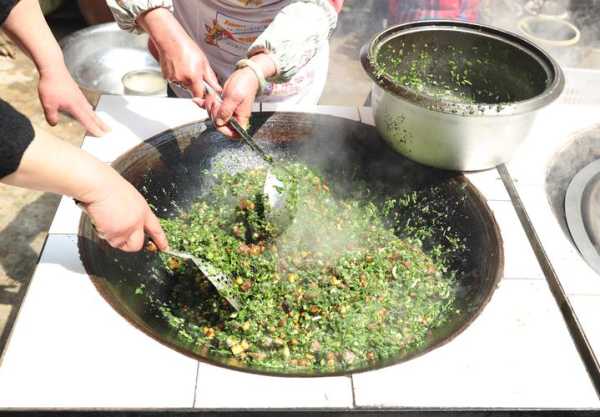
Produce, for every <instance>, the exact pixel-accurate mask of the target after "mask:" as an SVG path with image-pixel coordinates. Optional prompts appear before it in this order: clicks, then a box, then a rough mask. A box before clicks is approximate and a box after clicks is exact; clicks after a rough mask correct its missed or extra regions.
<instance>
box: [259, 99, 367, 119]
mask: <svg viewBox="0 0 600 417" xmlns="http://www.w3.org/2000/svg"><path fill="white" fill-rule="evenodd" d="M262 111H263V112H271V111H278V112H298V113H315V114H328V115H331V116H338V117H344V118H346V119H350V120H359V116H358V109H357V108H356V107H346V106H315V105H297V104H277V103H263V104H262Z"/></svg>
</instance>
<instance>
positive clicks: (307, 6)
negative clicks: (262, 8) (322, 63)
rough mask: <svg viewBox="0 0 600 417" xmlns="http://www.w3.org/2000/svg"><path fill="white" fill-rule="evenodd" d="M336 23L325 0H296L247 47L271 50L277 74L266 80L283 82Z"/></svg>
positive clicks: (327, 1)
mask: <svg viewBox="0 0 600 417" xmlns="http://www.w3.org/2000/svg"><path fill="white" fill-rule="evenodd" d="M336 24H337V13H336V11H335V9H334V8H333V6H332V5H331V3H330V2H329V0H299V1H295V2H294V3H292V4H290V5H288V6H286V7H284V8H283V9H282V10H281V11H280V12H279V13H278V14H277V16H275V19H274V20H273V22H272V23H271V24H270V25H269V27H268V28H267V29H266V30H265V31H264V32H263V33H262V34H261V35H260V36H259V37H258V38H257V39H256V41H255V42H254V43H253V44H252V45H251V46H250V48H249V50H248V56H252V55H255V54H257V53H259V52H266V53H269V54H271V56H272V57H273V59H274V60H275V64H276V65H277V75H276V76H275V77H274V78H273V79H272V80H270V81H272V82H276V83H278V82H286V81H288V80H289V79H291V78H292V77H293V76H294V75H295V74H296V73H297V72H298V70H299V69H300V68H302V67H303V66H304V65H306V63H307V62H309V61H310V60H311V59H312V58H313V57H314V56H315V54H316V53H317V52H318V50H319V48H320V47H321V45H323V43H324V42H327V40H328V39H329V37H330V36H331V34H332V33H333V30H334V29H335V26H336Z"/></svg>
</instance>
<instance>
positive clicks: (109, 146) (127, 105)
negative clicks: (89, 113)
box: [82, 95, 207, 162]
mask: <svg viewBox="0 0 600 417" xmlns="http://www.w3.org/2000/svg"><path fill="white" fill-rule="evenodd" d="M96 113H98V115H99V116H100V117H101V118H102V120H104V121H105V122H106V123H107V124H108V125H109V126H110V128H111V131H110V132H109V133H107V134H106V135H104V136H102V137H100V138H96V137H93V136H86V137H85V139H84V141H83V145H82V149H84V150H86V151H88V152H90V153H91V154H92V155H94V156H95V157H97V158H98V159H100V160H101V161H105V162H112V161H113V160H115V159H116V158H117V157H118V156H119V155H121V154H123V153H125V152H126V151H128V150H129V149H131V148H133V147H134V146H136V145H138V144H139V143H141V142H143V141H144V140H146V139H148V138H150V137H152V136H154V135H156V134H158V133H160V132H163V131H165V130H167V129H171V128H173V127H177V126H180V125H183V124H186V123H191V122H194V121H197V120H204V119H206V117H207V114H206V112H205V111H204V110H202V109H201V108H199V107H198V106H197V105H196V104H194V103H193V102H192V101H191V100H188V99H180V98H162V97H161V98H155V97H152V98H151V97H138V96H116V95H115V96H113V95H104V96H102V97H100V100H99V102H98V106H97V107H96Z"/></svg>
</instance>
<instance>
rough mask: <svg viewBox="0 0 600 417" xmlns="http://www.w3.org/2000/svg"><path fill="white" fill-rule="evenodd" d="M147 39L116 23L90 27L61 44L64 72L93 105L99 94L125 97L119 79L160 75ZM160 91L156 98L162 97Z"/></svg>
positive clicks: (65, 39)
mask: <svg viewBox="0 0 600 417" xmlns="http://www.w3.org/2000/svg"><path fill="white" fill-rule="evenodd" d="M147 42H148V35H145V34H144V35H134V34H131V33H129V32H126V31H124V30H121V29H119V27H118V26H117V24H116V23H106V24H101V25H95V26H91V27H89V28H86V29H83V30H80V31H77V32H75V33H73V34H71V35H69V36H67V37H65V38H64V39H63V40H62V41H61V47H62V50H63V54H64V59H65V63H66V65H67V68H68V70H69V72H70V73H71V75H72V76H73V78H74V79H75V81H76V82H77V84H79V86H80V87H81V89H82V90H83V92H84V94H85V95H86V97H87V98H88V100H89V101H90V102H91V103H92V104H96V102H97V101H98V97H99V96H100V95H101V94H124V87H123V82H122V78H123V76H124V75H125V74H127V73H129V72H131V71H137V70H153V71H159V72H160V66H159V64H158V63H157V62H156V60H155V59H154V58H153V57H152V55H151V54H150V52H148V48H147ZM165 94H166V87H165V90H164V91H160V92H159V93H157V94H156V95H165Z"/></svg>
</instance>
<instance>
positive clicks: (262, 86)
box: [235, 59, 267, 96]
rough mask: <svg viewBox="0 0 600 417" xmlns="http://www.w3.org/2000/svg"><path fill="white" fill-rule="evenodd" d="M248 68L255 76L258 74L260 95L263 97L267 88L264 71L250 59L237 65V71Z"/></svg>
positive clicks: (240, 61) (242, 60)
mask: <svg viewBox="0 0 600 417" xmlns="http://www.w3.org/2000/svg"><path fill="white" fill-rule="evenodd" d="M246 67H248V68H250V69H251V70H252V71H254V74H256V78H257V79H258V95H259V96H260V95H262V94H263V92H264V91H265V89H266V88H267V80H266V79H265V74H263V72H262V69H261V68H260V67H259V66H258V65H257V64H256V62H254V61H252V60H250V59H240V60H239V61H238V62H237V64H235V69H242V68H246Z"/></svg>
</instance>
